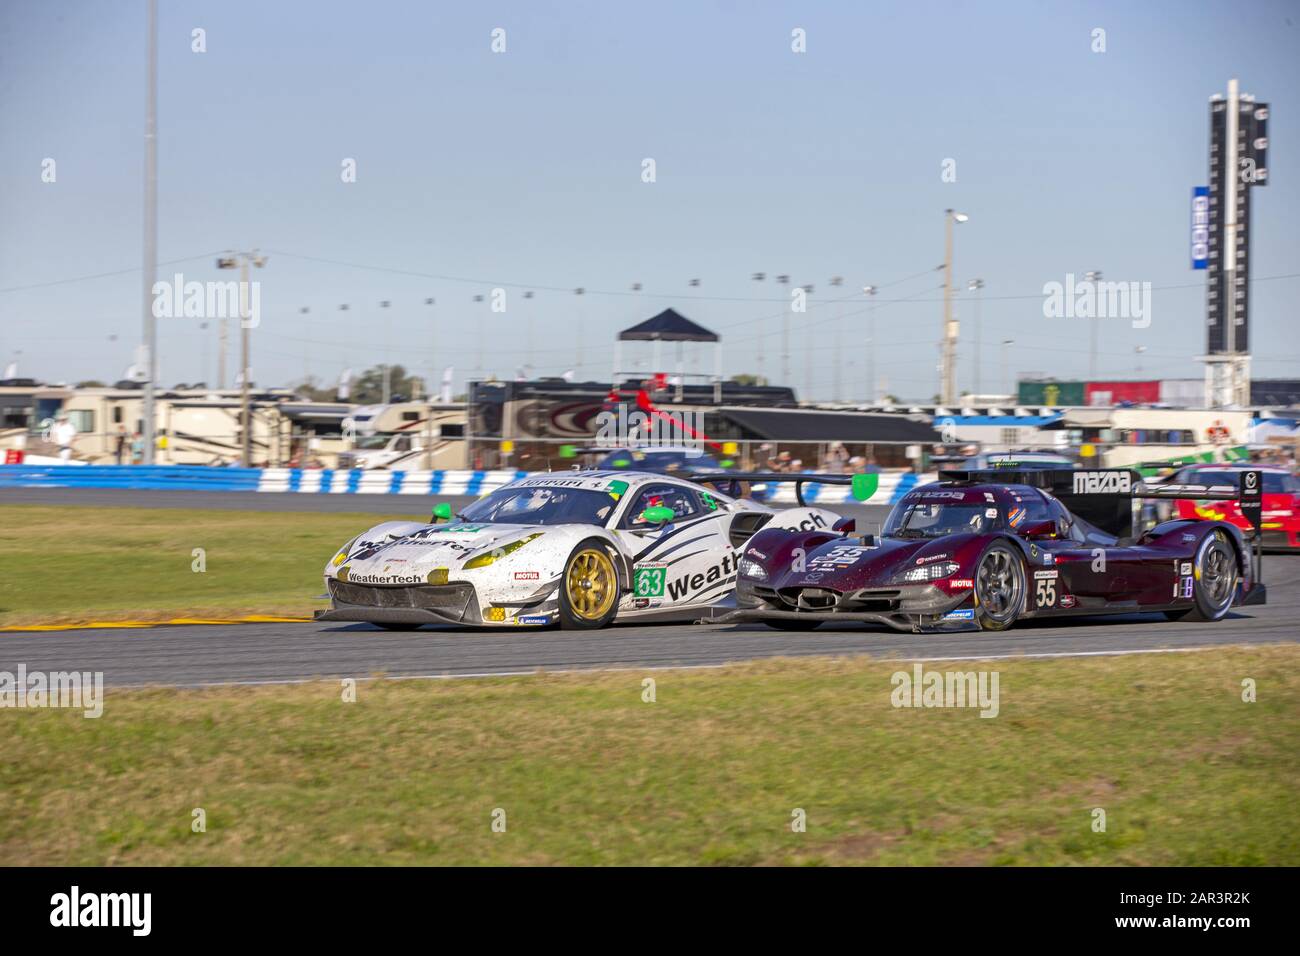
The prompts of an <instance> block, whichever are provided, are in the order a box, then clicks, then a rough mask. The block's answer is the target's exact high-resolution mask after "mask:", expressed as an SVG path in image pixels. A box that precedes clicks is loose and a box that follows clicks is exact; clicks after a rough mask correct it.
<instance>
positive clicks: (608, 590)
mask: <svg viewBox="0 0 1300 956" xmlns="http://www.w3.org/2000/svg"><path fill="white" fill-rule="evenodd" d="M619 594H620V590H619V581H618V570H617V569H616V568H615V566H614V559H613V558H612V557H611V556H610V553H609V547H608V545H606V544H605V542H603V541H601V540H600V539H599V538H588V539H586V540H585V541H581V542H579V543H578V546H577V547H576V548H574V549H573V551H572V553H570V554H569V559H568V560H567V561H565V562H564V575H563V576H562V577H561V579H560V627H562V628H564V629H565V630H574V631H589V630H595V629H596V628H601V627H604V626H605V625H607V624H609V623H610V622H611V621H613V620H614V616H615V615H616V614H618V599H619Z"/></svg>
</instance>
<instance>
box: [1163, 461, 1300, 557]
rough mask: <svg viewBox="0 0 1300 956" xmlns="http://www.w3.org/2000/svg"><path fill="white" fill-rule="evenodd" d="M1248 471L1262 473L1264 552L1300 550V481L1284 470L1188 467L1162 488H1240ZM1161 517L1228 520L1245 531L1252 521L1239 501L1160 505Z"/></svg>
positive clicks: (1178, 502)
mask: <svg viewBox="0 0 1300 956" xmlns="http://www.w3.org/2000/svg"><path fill="white" fill-rule="evenodd" d="M1246 471H1258V472H1260V473H1261V476H1262V478H1263V484H1264V492H1263V496H1264V504H1263V526H1262V530H1261V535H1262V540H1261V544H1262V546H1263V548H1264V550H1265V551H1300V478H1297V477H1296V476H1295V475H1294V474H1292V473H1291V472H1290V471H1288V470H1287V469H1285V468H1278V467H1276V466H1273V467H1269V466H1264V465H1210V464H1205V465H1187V466H1185V467H1183V468H1181V469H1179V470H1178V471H1176V472H1174V473H1173V474H1172V475H1170V476H1169V477H1168V478H1167V479H1165V481H1164V482H1162V483H1161V484H1159V485H1157V486H1156V487H1159V488H1171V487H1177V486H1181V485H1193V486H1195V485H1234V486H1235V485H1237V484H1238V483H1239V482H1240V480H1241V475H1242V473H1243V472H1246ZM1160 512H1161V517H1165V518H1201V519H1204V520H1207V521H1226V522H1228V523H1229V524H1233V525H1236V526H1237V527H1238V528H1240V529H1241V530H1242V531H1243V532H1247V533H1248V532H1249V531H1250V530H1251V524H1250V521H1249V520H1248V519H1247V518H1246V516H1245V515H1244V514H1242V511H1241V505H1240V504H1239V503H1238V502H1236V501H1209V500H1204V499H1195V498H1187V499H1180V500H1178V501H1173V502H1169V503H1168V504H1165V505H1161V506H1160Z"/></svg>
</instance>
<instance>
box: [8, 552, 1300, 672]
mask: <svg viewBox="0 0 1300 956" xmlns="http://www.w3.org/2000/svg"><path fill="white" fill-rule="evenodd" d="M1298 578H1300V558H1297V557H1277V558H1273V559H1272V560H1271V561H1268V560H1266V561H1265V579H1266V580H1267V581H1268V583H1269V590H1270V593H1269V598H1270V601H1271V602H1272V603H1270V604H1268V605H1266V606H1264V607H1251V608H1243V609H1241V610H1240V611H1237V612H1235V613H1234V614H1233V615H1232V616H1230V617H1229V618H1228V619H1227V620H1225V621H1221V622H1219V623H1217V624H1185V623H1179V622H1170V621H1165V620H1164V618H1163V617H1160V616H1159V615H1132V616H1129V617H1115V618H1106V619H1098V618H1092V619H1085V618H1080V619H1077V620H1075V621H1058V622H1054V623H1053V624H1051V625H1046V626H1036V627H1028V626H1022V627H1016V628H1013V629H1011V630H1010V631H1006V632H1003V633H1001V634H982V633H978V632H972V633H969V634H966V633H962V634H944V635H923V634H899V633H895V632H889V631H857V630H852V629H849V628H847V627H845V626H842V625H836V626H835V627H834V628H831V627H829V626H826V625H823V627H822V628H821V629H819V630H816V631H812V632H810V633H788V632H783V631H774V630H771V629H770V628H768V627H766V626H765V625H754V624H744V625H732V626H727V625H703V626H702V625H690V624H688V625H680V624H660V625H648V626H647V625H635V626H634V625H629V626H623V627H613V628H609V629H607V630H603V631H595V632H592V631H585V632H583V631H560V630H531V629H529V630H517V629H502V630H491V631H489V630H453V629H449V628H433V627H429V628H425V629H424V630H420V631H407V632H396V631H394V632H390V631H383V630H379V629H377V628H372V627H371V626H370V625H368V624H343V623H329V624H236V625H219V624H214V625H198V626H193V627H190V626H177V627H156V628H147V629H139V630H120V629H104V630H81V631H54V632H44V633H21V632H10V633H0V670H6V671H9V672H11V673H12V672H15V671H16V670H17V666H18V664H19V663H20V662H21V663H23V664H25V665H26V666H27V669H28V670H29V671H33V670H41V671H47V672H48V671H60V670H80V671H102V672H103V673H104V681H105V683H106V684H108V685H110V686H118V687H121V686H138V685H148V684H164V685H177V686H193V685H202V684H220V683H243V682H251V683H257V682H270V683H275V682H284V681H299V680H310V679H312V678H318V677H319V678H341V677H358V678H364V677H371V676H376V675H380V674H382V675H385V676H388V677H442V676H448V677H451V676H469V675H486V674H513V673H529V672H532V671H536V670H539V669H545V670H573V669H581V668H624V667H626V668H634V669H641V668H653V667H682V666H687V667H690V666H697V667H698V666H708V665H716V664H725V663H729V662H734V661H743V660H752V659H755V658H764V657H782V656H789V657H800V656H807V655H818V654H823V655H845V654H870V655H873V656H876V657H886V658H901V659H908V660H913V659H918V658H919V659H927V658H943V657H1005V656H1015V655H1020V654H1030V655H1075V654H1115V653H1124V652H1132V651H1148V650H1161V649H1192V648H1199V647H1209V646H1212V645H1216V644H1270V643H1280V642H1294V641H1296V640H1297V628H1296V617H1297V610H1298V606H1300V599H1298V598H1297V595H1298V594H1300V581H1298V580H1297V579H1298ZM1096 621H1102V622H1103V623H1093V622H1096Z"/></svg>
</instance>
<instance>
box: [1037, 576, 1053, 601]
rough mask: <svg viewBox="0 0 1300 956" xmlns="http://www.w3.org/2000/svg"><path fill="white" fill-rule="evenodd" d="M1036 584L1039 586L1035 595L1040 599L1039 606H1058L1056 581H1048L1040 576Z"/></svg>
mask: <svg viewBox="0 0 1300 956" xmlns="http://www.w3.org/2000/svg"><path fill="white" fill-rule="evenodd" d="M1035 584H1036V585H1037V586H1036V587H1035V589H1034V592H1035V596H1036V597H1037V599H1038V606H1039V607H1055V606H1056V582H1055V581H1047V580H1044V579H1042V578H1039V579H1038V581H1036V582H1035Z"/></svg>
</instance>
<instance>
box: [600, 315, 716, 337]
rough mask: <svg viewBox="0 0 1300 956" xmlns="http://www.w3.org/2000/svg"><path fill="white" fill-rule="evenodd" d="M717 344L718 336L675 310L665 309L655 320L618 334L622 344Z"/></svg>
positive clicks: (638, 324)
mask: <svg viewBox="0 0 1300 956" xmlns="http://www.w3.org/2000/svg"><path fill="white" fill-rule="evenodd" d="M655 339H658V340H659V341H661V342H717V341H718V336H717V333H715V332H710V331H709V330H708V329H706V328H705V327H704V326H702V325H697V324H695V323H694V322H692V321H691V320H690V319H688V318H686V316H684V315H682V314H681V313H680V312H677V311H675V310H674V309H664V310H663V311H662V312H660V313H659V314H658V315H656V316H654V317H653V318H649V319H646V320H645V321H644V322H639V323H637V324H636V325H634V326H632V327H631V328H630V329H624V330H623V331H622V332H620V333H618V340H619V341H620V342H653V341H654V340H655Z"/></svg>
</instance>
